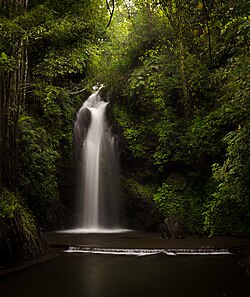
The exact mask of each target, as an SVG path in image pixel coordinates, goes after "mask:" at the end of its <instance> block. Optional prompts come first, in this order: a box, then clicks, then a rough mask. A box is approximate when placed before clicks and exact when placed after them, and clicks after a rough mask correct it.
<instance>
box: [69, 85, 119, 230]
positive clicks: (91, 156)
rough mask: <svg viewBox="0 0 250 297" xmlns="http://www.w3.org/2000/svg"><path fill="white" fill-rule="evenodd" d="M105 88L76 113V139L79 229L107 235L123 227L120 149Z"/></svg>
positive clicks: (97, 91)
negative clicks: (110, 123) (103, 96)
mask: <svg viewBox="0 0 250 297" xmlns="http://www.w3.org/2000/svg"><path fill="white" fill-rule="evenodd" d="M101 89H102V86H101V87H100V88H99V89H97V90H96V91H95V92H94V93H93V94H92V95H91V96H90V97H89V98H88V99H87V100H86V101H85V102H84V103H83V105H82V107H81V108H80V110H79V111H78V113H77V117H76V122H75V127H74V136H75V142H76V148H77V154H76V155H77V162H78V174H77V176H78V177H77V213H78V218H77V226H76V227H77V228H80V229H83V230H86V232H102V231H103V232H106V231H108V230H110V231H112V230H115V229H118V228H119V227H120V224H119V205H118V204H119V203H118V190H117V189H118V188H117V179H118V164H119V162H118V150H117V141H116V139H115V137H114V136H112V135H111V133H110V129H109V127H108V124H107V120H106V109H107V106H108V102H104V101H102V99H101V96H100V90H101Z"/></svg>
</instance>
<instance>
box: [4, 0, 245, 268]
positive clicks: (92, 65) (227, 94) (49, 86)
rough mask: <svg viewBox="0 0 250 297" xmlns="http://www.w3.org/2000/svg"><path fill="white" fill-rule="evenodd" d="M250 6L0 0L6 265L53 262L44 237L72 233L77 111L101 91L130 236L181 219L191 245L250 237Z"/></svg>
mask: <svg viewBox="0 0 250 297" xmlns="http://www.w3.org/2000/svg"><path fill="white" fill-rule="evenodd" d="M249 6H250V5H249V1H247V0H234V1H231V0H229V1H224V0H223V1H218V0H158V1H157V0H146V1H141V0H133V1H121V0H119V1H110V0H107V1H104V0H60V1H59V0H53V1H52V0H0V26H1V33H0V34H1V35H0V104H1V106H0V173H1V175H0V242H1V246H0V260H1V261H2V262H1V261H0V263H1V264H2V265H5V264H6V263H5V262H6V261H7V262H8V263H7V264H9V263H14V262H15V261H17V260H20V259H26V258H30V257H34V256H37V255H40V254H43V253H44V252H45V251H46V250H47V249H48V246H47V245H46V243H45V242H44V240H43V238H42V235H41V233H40V228H41V227H42V228H46V229H53V228H59V227H60V226H62V225H65V224H67V223H69V222H70V218H71V217H72V212H73V208H72V207H68V206H69V205H72V200H73V199H74V197H73V196H74V195H73V193H72V195H71V196H70V195H69V196H70V197H68V200H69V199H70V200H71V202H69V201H65V198H64V199H61V195H60V186H61V184H63V182H66V178H65V180H64V181H63V180H61V179H62V176H61V175H60V170H61V169H60V168H62V167H64V168H65V167H67V166H68V168H72V167H74V153H73V125H74V119H75V114H76V111H77V110H78V109H79V107H80V106H81V104H82V102H83V101H84V100H85V99H86V98H87V96H88V95H89V94H90V93H91V91H92V86H93V85H95V84H96V83H97V82H101V83H103V84H104V85H105V89H104V91H103V95H102V97H103V98H104V99H105V100H108V101H109V102H110V105H109V106H110V108H109V120H110V123H111V124H112V125H113V129H114V131H115V133H116V134H117V135H118V136H119V139H120V149H121V193H122V195H121V199H122V201H123V203H124V207H125V209H126V211H127V215H128V223H129V224H130V227H133V226H134V227H135V228H143V229H154V228H157V226H158V225H159V224H160V222H161V221H162V220H163V219H164V218H169V217H173V218H177V219H178V220H180V221H181V222H183V224H184V226H185V229H186V232H187V233H191V234H208V235H214V234H219V235H236V236H249V235H250V194H249V193H250V143H249V139H250V118H249V111H250V98H249V93H250V85H249V84H250V63H249V62H250V56H249V40H250V30H249V29H250V17H249V8H250V7H249ZM72 188H73V186H72ZM3 259H5V260H3ZM6 259H7V260H6ZM4 261H5V262H4ZM2 265H0V266H2Z"/></svg>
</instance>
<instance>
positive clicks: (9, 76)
mask: <svg viewBox="0 0 250 297" xmlns="http://www.w3.org/2000/svg"><path fill="white" fill-rule="evenodd" d="M1 6H2V13H3V14H4V15H5V16H6V17H7V18H9V19H13V18H15V17H16V16H18V15H19V14H21V13H23V12H25V11H26V9H27V6H28V0H19V1H18V0H8V1H2V3H1ZM1 42H3V44H10V45H11V46H9V47H8V48H7V46H6V47H5V48H4V51H5V54H6V56H7V57H8V58H11V59H14V60H15V66H14V67H10V66H9V65H7V62H6V65H4V66H3V67H2V69H0V90H1V93H0V106H1V109H0V147H1V151H0V173H1V175H0V188H3V187H7V188H9V189H14V188H15V187H16V184H17V181H18V119H19V114H20V111H21V109H22V107H23V104H24V98H25V93H26V87H25V86H26V80H27V68H28V62H27V61H28V55H27V44H26V43H25V41H24V38H23V36H22V33H21V32H18V31H17V30H16V31H15V29H13V31H12V32H11V33H10V35H9V36H7V37H6V36H3V35H2V36H1Z"/></svg>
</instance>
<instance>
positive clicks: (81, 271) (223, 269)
mask: <svg viewBox="0 0 250 297" xmlns="http://www.w3.org/2000/svg"><path fill="white" fill-rule="evenodd" d="M238 261H239V257H238V256H236V255H220V256H218V255H210V256H206V257H204V256H183V255H182V256H177V257H169V256H166V255H151V256H147V257H135V256H129V255H127V256H124V255H123V256H122V255H97V254H71V253H64V254H61V255H60V256H59V257H57V258H55V259H52V260H50V261H48V262H46V263H42V264H37V265H34V266H32V267H30V268H29V269H26V270H23V271H20V272H17V273H15V274H12V275H6V276H4V277H1V278H0V292H1V297H31V296H32V297H33V296H36V297H45V296H46V297H52V296H53V297H155V296H164V297H184V296H190V297H201V296H202V297H219V296H221V297H222V296H227V297H249V296H250V281H249V277H248V276H247V274H246V271H245V269H243V268H242V267H240V266H239V265H238V264H237V262H238Z"/></svg>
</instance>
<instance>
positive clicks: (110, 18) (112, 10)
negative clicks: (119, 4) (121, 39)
mask: <svg viewBox="0 0 250 297" xmlns="http://www.w3.org/2000/svg"><path fill="white" fill-rule="evenodd" d="M110 3H111V5H110ZM106 5H107V9H108V11H109V14H110V17H109V22H108V25H107V27H106V29H108V27H109V26H110V24H111V21H112V18H113V15H114V11H115V0H111V1H110V0H106Z"/></svg>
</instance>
